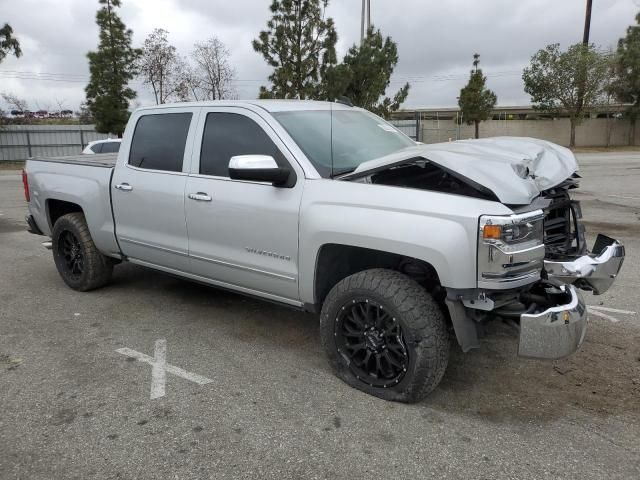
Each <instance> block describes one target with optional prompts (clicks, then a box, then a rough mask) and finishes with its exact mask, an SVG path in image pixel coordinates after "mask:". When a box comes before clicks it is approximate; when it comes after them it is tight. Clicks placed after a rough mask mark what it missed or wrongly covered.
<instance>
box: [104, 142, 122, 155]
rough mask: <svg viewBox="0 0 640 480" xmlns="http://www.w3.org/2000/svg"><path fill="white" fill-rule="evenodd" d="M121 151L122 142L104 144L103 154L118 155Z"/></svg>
mask: <svg viewBox="0 0 640 480" xmlns="http://www.w3.org/2000/svg"><path fill="white" fill-rule="evenodd" d="M118 150H120V142H105V143H103V144H102V153H116V152H117V151H118Z"/></svg>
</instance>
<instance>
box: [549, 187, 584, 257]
mask: <svg viewBox="0 0 640 480" xmlns="http://www.w3.org/2000/svg"><path fill="white" fill-rule="evenodd" d="M576 187H577V181H576V180H575V179H573V178H571V179H567V180H566V181H565V182H563V183H562V184H560V185H558V186H557V187H555V188H552V189H549V190H547V191H545V192H543V196H544V198H546V199H548V200H551V203H550V204H549V206H548V207H547V209H546V211H545V218H544V245H545V257H546V258H548V259H558V258H567V257H572V256H577V255H582V254H583V253H585V251H586V246H585V243H584V231H583V228H582V226H581V225H579V224H578V219H580V218H581V216H582V214H581V213H580V204H579V202H577V201H574V200H571V198H570V197H569V189H572V188H576Z"/></svg>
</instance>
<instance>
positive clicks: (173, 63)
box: [138, 28, 184, 105]
mask: <svg viewBox="0 0 640 480" xmlns="http://www.w3.org/2000/svg"><path fill="white" fill-rule="evenodd" d="M168 33H169V32H167V31H166V30H164V29H162V28H156V29H155V30H154V31H153V32H151V33H150V34H149V36H148V37H147V38H146V40H145V41H144V46H143V48H142V54H141V55H140V58H139V60H138V74H139V75H140V76H141V77H142V80H143V83H144V84H145V85H150V86H151V90H152V91H153V96H154V97H155V100H156V105H158V104H161V103H167V101H168V100H170V99H171V98H172V97H180V94H179V93H180V92H181V90H182V87H183V86H182V84H181V72H182V67H183V66H184V63H183V61H182V59H181V58H180V57H179V56H178V54H177V51H176V47H174V46H173V45H171V44H170V43H169V40H168V39H167V34H168Z"/></svg>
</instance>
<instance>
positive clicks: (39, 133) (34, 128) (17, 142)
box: [0, 125, 108, 162]
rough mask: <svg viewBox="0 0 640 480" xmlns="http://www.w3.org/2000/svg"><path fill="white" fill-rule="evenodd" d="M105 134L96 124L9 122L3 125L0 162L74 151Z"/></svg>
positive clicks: (0, 131) (72, 153)
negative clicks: (97, 129) (96, 127)
mask: <svg viewBox="0 0 640 480" xmlns="http://www.w3.org/2000/svg"><path fill="white" fill-rule="evenodd" d="M104 138H108V135H105V134H102V133H97V132H96V131H95V127H94V125H8V126H4V127H0V162H2V161H16V160H25V159H27V158H29V157H55V156H61V155H75V154H78V153H80V152H82V150H83V149H84V147H86V146H87V143H89V142H92V141H93V140H101V139H104Z"/></svg>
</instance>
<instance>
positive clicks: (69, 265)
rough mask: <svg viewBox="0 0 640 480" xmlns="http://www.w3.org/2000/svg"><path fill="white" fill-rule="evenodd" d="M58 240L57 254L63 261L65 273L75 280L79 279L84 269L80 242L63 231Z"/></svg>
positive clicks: (69, 233) (66, 231) (71, 234)
mask: <svg viewBox="0 0 640 480" xmlns="http://www.w3.org/2000/svg"><path fill="white" fill-rule="evenodd" d="M59 238H60V240H59V242H58V254H59V255H60V256H61V257H62V258H63V259H64V266H65V267H66V269H67V273H68V274H69V275H70V276H72V277H75V278H79V277H81V276H82V272H83V269H84V255H83V254H82V246H81V245H80V241H79V240H78V239H77V238H76V236H75V235H74V234H73V233H71V232H70V231H68V230H65V231H63V232H62V233H61V234H60V237H59Z"/></svg>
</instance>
